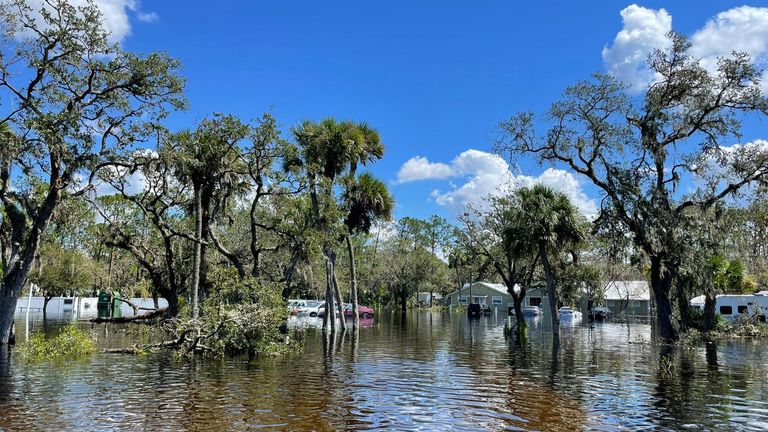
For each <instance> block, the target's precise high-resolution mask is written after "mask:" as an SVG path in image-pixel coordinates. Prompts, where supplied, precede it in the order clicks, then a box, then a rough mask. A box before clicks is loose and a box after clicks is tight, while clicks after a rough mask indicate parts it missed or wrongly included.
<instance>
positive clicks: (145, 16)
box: [136, 12, 160, 23]
mask: <svg viewBox="0 0 768 432" xmlns="http://www.w3.org/2000/svg"><path fill="white" fill-rule="evenodd" d="M136 18H138V19H139V21H142V22H146V23H152V22H155V21H157V20H158V19H160V17H159V16H158V15H157V14H156V13H154V12H139V13H137V14H136Z"/></svg>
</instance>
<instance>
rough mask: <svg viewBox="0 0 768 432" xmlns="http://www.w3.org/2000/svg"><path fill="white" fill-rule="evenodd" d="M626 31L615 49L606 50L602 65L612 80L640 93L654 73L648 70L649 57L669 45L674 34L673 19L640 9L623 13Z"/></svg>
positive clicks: (663, 13)
mask: <svg viewBox="0 0 768 432" xmlns="http://www.w3.org/2000/svg"><path fill="white" fill-rule="evenodd" d="M621 19H622V22H623V23H624V27H623V28H622V29H621V31H619V33H618V34H617V35H616V38H615V39H614V40H613V46H611V47H605V48H603V62H604V63H605V67H606V69H608V72H609V73H611V74H612V75H613V76H615V77H616V78H618V79H619V80H621V81H624V82H626V83H628V84H630V85H631V86H632V90H634V91H639V90H641V89H643V88H645V87H646V86H647V85H649V84H651V83H652V82H653V81H654V80H655V77H654V73H653V72H651V71H650V70H648V68H647V67H646V61H647V60H648V54H649V53H651V52H653V50H654V49H657V48H665V47H667V46H668V45H669V39H667V37H666V34H667V33H669V32H670V31H671V30H672V16H671V15H669V13H667V11H666V10H664V9H660V10H658V11H656V10H653V9H647V8H644V7H641V6H638V5H635V4H633V5H629V6H627V7H626V8H624V9H623V10H622V11H621Z"/></svg>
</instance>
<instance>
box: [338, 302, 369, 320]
mask: <svg viewBox="0 0 768 432" xmlns="http://www.w3.org/2000/svg"><path fill="white" fill-rule="evenodd" d="M357 307H358V315H360V318H362V319H368V318H373V308H370V307H368V306H363V305H357ZM353 316H354V314H353V313H352V304H350V303H346V304H345V305H344V317H345V318H352V317H353Z"/></svg>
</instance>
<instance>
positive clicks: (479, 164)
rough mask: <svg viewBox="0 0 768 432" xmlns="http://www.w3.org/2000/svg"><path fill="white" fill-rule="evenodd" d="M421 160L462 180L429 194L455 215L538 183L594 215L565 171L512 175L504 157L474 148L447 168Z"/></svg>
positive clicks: (591, 203)
mask: <svg viewBox="0 0 768 432" xmlns="http://www.w3.org/2000/svg"><path fill="white" fill-rule="evenodd" d="M420 159H422V161H421V162H420V163H422V164H423V165H425V166H434V165H442V166H444V167H445V168H446V170H445V172H450V173H452V174H451V175H450V177H456V178H462V179H463V180H464V182H463V184H459V185H456V184H453V183H450V184H449V187H450V190H448V191H442V190H434V191H432V194H431V197H432V199H434V200H435V202H436V203H437V204H439V205H441V206H444V207H448V208H450V209H452V210H454V211H455V212H457V213H458V212H461V211H463V210H464V208H465V207H466V205H467V204H473V205H475V206H482V205H483V201H484V200H485V199H486V198H487V197H488V196H500V195H503V194H506V193H509V192H511V191H512V190H514V189H515V188H518V187H526V186H532V185H534V184H539V183H540V184H543V185H546V186H549V187H551V188H553V189H555V190H558V191H561V192H563V193H565V194H566V195H568V197H569V198H570V199H571V201H572V202H573V203H574V205H576V207H577V208H578V209H579V210H581V212H582V213H584V214H585V215H586V216H594V215H595V214H597V204H595V201H594V200H592V199H591V198H589V197H588V196H587V194H586V193H585V192H584V190H583V189H582V188H581V184H580V183H579V181H578V180H577V179H576V177H575V176H574V175H573V174H572V173H570V172H568V171H564V170H560V169H555V168H548V169H547V170H545V171H544V172H543V173H541V174H540V175H539V176H527V175H522V174H514V173H512V171H510V167H509V164H508V163H507V162H506V161H505V160H504V159H503V158H501V157H499V156H498V155H495V154H493V153H488V152H484V151H480V150H474V149H470V150H467V151H465V152H462V153H461V154H460V155H458V156H456V157H455V158H454V159H453V161H451V163H450V165H447V164H442V163H433V162H429V161H428V160H427V159H426V158H420ZM412 160H413V159H412ZM430 178H433V177H430Z"/></svg>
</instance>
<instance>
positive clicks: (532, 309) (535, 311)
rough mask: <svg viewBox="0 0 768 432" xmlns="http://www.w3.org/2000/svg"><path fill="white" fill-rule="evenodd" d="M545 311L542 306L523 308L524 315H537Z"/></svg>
mask: <svg viewBox="0 0 768 432" xmlns="http://www.w3.org/2000/svg"><path fill="white" fill-rule="evenodd" d="M543 313H544V312H543V311H542V310H541V307H540V306H526V307H524V308H523V316H530V317H535V316H539V315H542V314H543Z"/></svg>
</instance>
